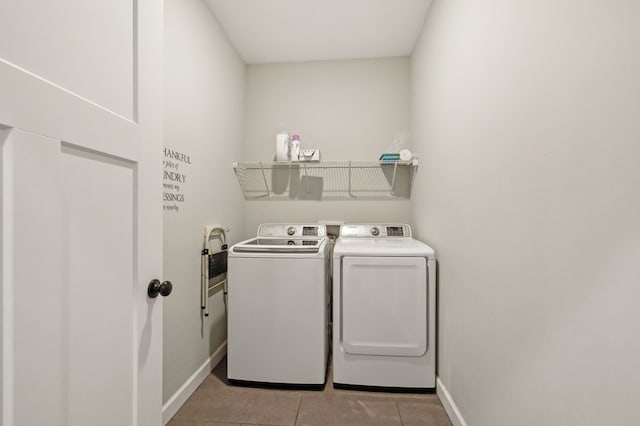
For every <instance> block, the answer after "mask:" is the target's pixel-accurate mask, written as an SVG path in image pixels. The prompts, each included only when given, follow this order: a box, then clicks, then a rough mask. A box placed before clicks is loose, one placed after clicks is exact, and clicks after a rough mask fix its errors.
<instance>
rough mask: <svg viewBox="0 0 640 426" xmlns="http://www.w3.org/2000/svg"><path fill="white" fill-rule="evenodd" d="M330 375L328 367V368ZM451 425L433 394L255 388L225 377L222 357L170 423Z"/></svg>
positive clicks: (186, 425)
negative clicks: (236, 383) (233, 382)
mask: <svg viewBox="0 0 640 426" xmlns="http://www.w3.org/2000/svg"><path fill="white" fill-rule="evenodd" d="M329 377H331V372H329ZM238 425H253V426H255V425H269V426H272V425H277V426H285V425H289V426H293V425H305V426H316V425H335V426H338V425H344V426H347V425H348V426H357V425H381V426H382V425H384V426H387V425H389V426H393V425H404V426H409V425H411V426H414V425H416V426H417V425H424V426H445V425H451V422H450V421H449V418H448V417H447V414H446V412H445V411H444V408H443V407H442V404H441V403H440V401H439V400H438V397H437V396H436V395H435V394H405V393H382V392H362V391H352V390H342V389H334V388H333V386H332V384H331V383H330V380H329V383H327V385H326V386H325V388H324V390H323V391H306V390H281V389H259V388H250V387H239V386H231V385H229V384H228V383H227V363H226V359H224V360H222V362H220V364H218V366H217V367H216V368H215V370H214V371H213V373H212V374H210V375H209V376H208V377H207V378H206V379H205V381H204V382H203V383H202V384H201V385H200V387H198V389H197V390H196V391H195V392H194V393H193V395H191V397H190V398H189V399H188V400H187V402H186V403H185V404H184V405H183V406H182V408H181V409H180V410H179V411H178V412H177V413H176V415H175V416H174V417H173V419H172V420H171V421H170V422H169V426H238Z"/></svg>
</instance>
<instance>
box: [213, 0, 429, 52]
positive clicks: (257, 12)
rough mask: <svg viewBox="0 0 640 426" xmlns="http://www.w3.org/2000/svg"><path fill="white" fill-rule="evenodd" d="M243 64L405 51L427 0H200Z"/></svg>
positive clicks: (410, 46)
mask: <svg viewBox="0 0 640 426" xmlns="http://www.w3.org/2000/svg"><path fill="white" fill-rule="evenodd" d="M205 1H206V2H207V4H208V5H209V7H210V8H211V10H212V11H213V13H214V15H215V16H216V18H217V20H218V22H219V23H220V25H221V26H222V28H223V30H224V31H225V33H226V34H227V37H229V40H230V41H231V43H232V44H233V45H234V46H235V48H236V49H237V50H238V53H239V54H240V56H241V57H242V59H244V61H245V62H246V63H248V64H256V63H271V62H298V61H320V60H332V59H356V58H379V57H388V56H408V55H410V54H411V52H412V51H413V47H414V45H415V43H416V40H417V39H418V35H419V34H420V31H421V30H422V25H423V23H424V20H425V18H426V16H427V12H428V10H429V6H430V4H431V0H205Z"/></svg>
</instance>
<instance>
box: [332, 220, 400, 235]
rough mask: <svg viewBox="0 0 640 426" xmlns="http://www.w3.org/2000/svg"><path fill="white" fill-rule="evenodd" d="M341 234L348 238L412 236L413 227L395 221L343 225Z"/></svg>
mask: <svg viewBox="0 0 640 426" xmlns="http://www.w3.org/2000/svg"><path fill="white" fill-rule="evenodd" d="M340 236H341V237H346V238H407V237H409V238H410V237H411V227H410V226H409V225H407V224H395V223H381V224H378V223H367V224H357V225H342V227H340Z"/></svg>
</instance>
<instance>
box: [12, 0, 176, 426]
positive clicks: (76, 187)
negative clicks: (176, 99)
mask: <svg viewBox="0 0 640 426" xmlns="http://www.w3.org/2000/svg"><path fill="white" fill-rule="evenodd" d="M0 16H2V18H3V19H2V21H3V23H2V25H1V26H0V176H1V184H0V307H1V318H2V327H1V328H0V333H1V334H0V357H1V358H0V377H1V383H2V385H1V386H0V392H1V394H0V409H1V413H0V416H1V418H2V425H4V426H14V425H15V426H35V425H48V426H49V425H50V426H67V425H70V426H76V425H77V426H87V425H91V426H102V425H104V426H106V425H122V426H126V425H140V426H151V425H160V424H161V423H162V416H161V409H162V352H161V351H162V302H161V299H162V298H161V297H160V298H156V299H150V298H149V297H148V296H147V285H148V283H149V282H150V281H151V280H152V279H154V278H161V272H162V271H161V265H162V257H161V256H162V255H161V253H162V247H161V241H162V209H161V195H160V194H161V181H160V176H161V148H162V96H161V93H162V85H161V76H162V57H161V52H162V48H163V46H162V3H161V2H157V1H153V0H117V1H113V2H105V3H104V4H102V3H95V2H93V3H90V4H89V3H87V2H85V1H83V0H63V1H60V2H44V3H43V2H31V1H21V0H14V1H6V2H2V3H0Z"/></svg>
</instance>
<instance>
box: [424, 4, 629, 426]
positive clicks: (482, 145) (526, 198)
mask: <svg viewBox="0 0 640 426" xmlns="http://www.w3.org/2000/svg"><path fill="white" fill-rule="evenodd" d="M639 16H640V3H639V2H636V1H623V0H615V1H607V2H595V1H589V2H583V1H577V0H566V1H561V2H551V1H542V2H535V1H529V2H513V1H503V0H492V1H485V2H475V1H469V0H467V1H440V0H437V1H434V3H433V5H432V7H431V12H430V15H429V16H428V18H427V21H426V24H425V28H424V32H423V34H422V36H421V39H420V41H419V44H418V46H417V48H416V50H415V52H414V55H413V58H412V96H413V100H412V132H413V135H414V146H415V148H416V150H417V151H419V152H421V154H422V157H421V158H422V159H423V161H422V165H421V169H420V172H419V173H418V176H417V182H416V186H415V188H414V190H415V191H414V194H415V197H414V204H413V216H414V224H415V228H416V231H417V235H418V236H419V237H420V238H422V239H424V240H426V241H428V242H430V243H431V244H433V246H434V247H435V249H436V252H437V253H438V254H439V261H440V329H439V330H440V351H439V362H440V364H439V376H440V378H441V379H442V381H443V382H444V384H445V386H446V387H447V388H448V390H449V391H450V392H451V395H452V397H453V399H454V401H455V402H456V403H457V404H458V406H459V408H460V410H461V412H462V414H463V416H464V417H465V419H466V421H467V422H468V424H470V425H473V426H482V425H491V426H495V425H523V426H526V425H578V424H580V425H603V424H607V425H631V424H638V423H639V422H640V405H639V404H638V399H639V398H640V369H639V368H638V360H639V359H640V339H638V336H639V334H638V324H640V309H638V304H639V303H640V274H639V272H638V265H639V264H640V263H639V260H640V225H639V218H640V167H639V164H638V160H639V159H640V79H639V78H638V76H639V75H640V26H639V25H638V17H639Z"/></svg>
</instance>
